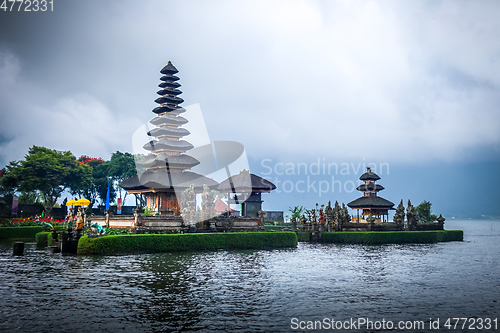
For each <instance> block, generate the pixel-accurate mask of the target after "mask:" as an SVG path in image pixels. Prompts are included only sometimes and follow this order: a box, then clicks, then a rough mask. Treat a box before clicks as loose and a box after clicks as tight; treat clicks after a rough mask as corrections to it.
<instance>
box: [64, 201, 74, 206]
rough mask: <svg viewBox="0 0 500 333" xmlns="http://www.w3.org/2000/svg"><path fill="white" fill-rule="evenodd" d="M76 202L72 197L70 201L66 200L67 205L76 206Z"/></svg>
mask: <svg viewBox="0 0 500 333" xmlns="http://www.w3.org/2000/svg"><path fill="white" fill-rule="evenodd" d="M75 204H76V201H75V200H73V199H71V200H70V201H68V202H66V206H74V205H75Z"/></svg>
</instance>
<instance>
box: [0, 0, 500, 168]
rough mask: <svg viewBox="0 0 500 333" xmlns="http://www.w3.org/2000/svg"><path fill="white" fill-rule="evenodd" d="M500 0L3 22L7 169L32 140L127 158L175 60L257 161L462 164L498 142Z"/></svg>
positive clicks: (68, 12) (159, 8) (0, 105)
mask: <svg viewBox="0 0 500 333" xmlns="http://www.w3.org/2000/svg"><path fill="white" fill-rule="evenodd" d="M499 6H500V4H498V3H497V2H452V1H443V2H439V3H426V2H413V3H411V4H408V3H405V4H400V3H399V2H383V3H378V2H373V1H359V2H350V1H349V2H320V1H318V2H315V1H293V2H289V1H273V2H271V3H269V2H265V1H249V2H237V3H233V2H228V1H227V2H225V1H216V2H214V1H210V2H208V1H207V2H203V1H194V2H187V3H184V2H183V3H177V2H164V1H161V2H160V1H148V2H145V3H141V4H140V5H138V4H137V3H136V2H132V1H120V2H117V1H109V2H105V3H102V2H98V1H86V2H62V1H60V2H56V3H55V11H54V12H53V13H43V15H38V16H37V15H33V13H32V15H25V14H24V13H4V12H2V13H0V15H1V16H0V31H2V33H1V35H0V72H1V75H0V86H1V87H2V91H1V92H0V98H1V99H0V112H1V116H2V122H1V124H0V131H1V133H2V134H1V136H2V138H3V139H2V141H1V142H0V159H1V161H2V162H3V163H6V162H8V161H9V160H12V159H19V158H21V157H22V155H24V154H25V152H26V150H27V147H28V146H30V145H32V144H39V145H47V146H49V147H53V148H57V149H65V150H66V149H69V150H72V151H73V152H74V153H75V154H77V155H79V154H87V155H95V156H102V157H104V158H107V157H108V156H109V154H110V153H111V152H113V151H115V150H122V151H123V150H125V151H131V150H132V149H131V145H132V143H131V136H132V134H133V132H134V130H135V129H136V128H137V127H138V126H140V124H141V123H144V122H146V121H148V120H149V119H150V118H151V117H152V116H153V114H152V113H151V112H150V111H151V109H152V108H153V107H154V106H155V105H154V102H153V101H154V99H155V98H156V94H155V92H156V90H157V87H156V85H157V84H158V82H159V80H158V79H159V76H160V75H159V73H158V71H159V70H160V69H161V67H162V66H163V65H164V64H165V63H166V62H167V61H168V60H172V61H173V62H174V64H175V65H176V66H177V68H178V69H179V70H180V73H179V75H180V77H181V84H182V85H183V87H182V90H183V91H184V94H183V95H182V97H183V98H184V99H185V100H186V103H185V104H186V105H189V104H194V103H200V105H201V108H202V111H203V113H204V117H205V120H206V122H207V125H208V130H209V132H210V135H211V137H212V139H220V140H234V141H239V142H241V143H243V144H244V145H245V146H246V147H247V151H248V152H249V154H256V155H258V156H263V157H265V156H270V155H272V156H276V157H278V158H283V159H291V158H297V156H302V157H304V158H308V157H313V156H326V157H334V158H337V159H355V158H363V157H365V158H377V159H384V160H387V161H398V162H415V161H421V160H423V159H426V160H431V161H432V160H436V161H440V160H447V161H455V160H461V159H463V158H464V157H466V156H469V155H470V154H469V153H467V152H468V151H476V150H481V149H482V148H484V147H491V146H493V147H498V146H499V142H500V132H499V131H498V130H497V127H498V124H499V122H500V112H499V111H498V107H497V106H498V105H499V103H498V102H499V96H500V95H499V80H500V76H499V75H498V74H499V73H500V61H499V57H498V55H499V54H500V43H499V42H498V38H497V36H498V35H499V32H500V26H499V24H498V23H497V20H496V17H495V15H494V14H495V13H498V9H499ZM39 14H42V13H39ZM188 139H189V138H188ZM82 142H85V144H83V143H82ZM475 156H476V158H478V157H477V154H476V155H475ZM483 157H484V156H483ZM479 158H481V157H479Z"/></svg>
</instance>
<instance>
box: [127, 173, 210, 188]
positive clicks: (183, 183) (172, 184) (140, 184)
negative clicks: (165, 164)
mask: <svg viewBox="0 0 500 333" xmlns="http://www.w3.org/2000/svg"><path fill="white" fill-rule="evenodd" d="M191 184H193V185H194V187H195V189H196V190H197V191H202V190H203V185H207V186H208V187H210V188H214V187H216V186H217V185H219V184H218V183H217V182H216V181H215V180H213V179H211V178H207V177H205V176H202V175H200V174H197V173H194V172H190V171H184V172H171V173H169V172H167V170H166V169H155V170H146V171H145V172H144V173H142V174H141V175H140V176H137V175H134V176H132V177H129V178H127V179H125V180H124V181H122V182H121V183H120V186H121V187H122V188H123V189H125V190H127V191H130V190H148V189H150V190H174V189H181V190H182V189H185V188H188V187H189V186H191Z"/></svg>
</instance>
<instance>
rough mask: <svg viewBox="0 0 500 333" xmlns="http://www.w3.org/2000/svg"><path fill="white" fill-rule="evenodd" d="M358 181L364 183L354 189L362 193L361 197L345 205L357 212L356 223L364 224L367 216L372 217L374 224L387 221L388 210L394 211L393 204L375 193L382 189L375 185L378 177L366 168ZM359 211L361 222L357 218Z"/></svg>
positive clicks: (380, 186)
mask: <svg viewBox="0 0 500 333" xmlns="http://www.w3.org/2000/svg"><path fill="white" fill-rule="evenodd" d="M359 179H360V180H362V181H364V184H361V185H359V186H358V187H357V188H356V189H357V190H358V191H361V192H363V196H362V197H361V198H358V199H356V200H354V201H351V202H349V203H348V204H347V206H349V207H350V208H352V209H356V210H357V222H366V217H367V216H369V215H372V216H373V217H374V218H375V219H376V220H375V222H386V221H388V220H389V210H393V209H394V208H393V206H394V204H393V203H392V202H390V201H389V200H386V199H384V198H382V197H379V196H377V193H378V192H379V191H382V190H383V189H384V187H383V186H382V185H379V184H375V182H376V181H377V180H379V179H380V177H379V176H378V175H377V174H376V173H374V172H372V170H371V169H370V168H369V167H368V168H366V172H365V173H364V174H362V175H361V177H359ZM360 210H361V216H362V219H361V220H360V217H359V211H360ZM355 219H356V218H355Z"/></svg>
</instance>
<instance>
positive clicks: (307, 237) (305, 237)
mask: <svg viewBox="0 0 500 333" xmlns="http://www.w3.org/2000/svg"><path fill="white" fill-rule="evenodd" d="M297 237H298V240H299V242H309V241H311V233H310V232H305V231H298V232H297Z"/></svg>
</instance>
